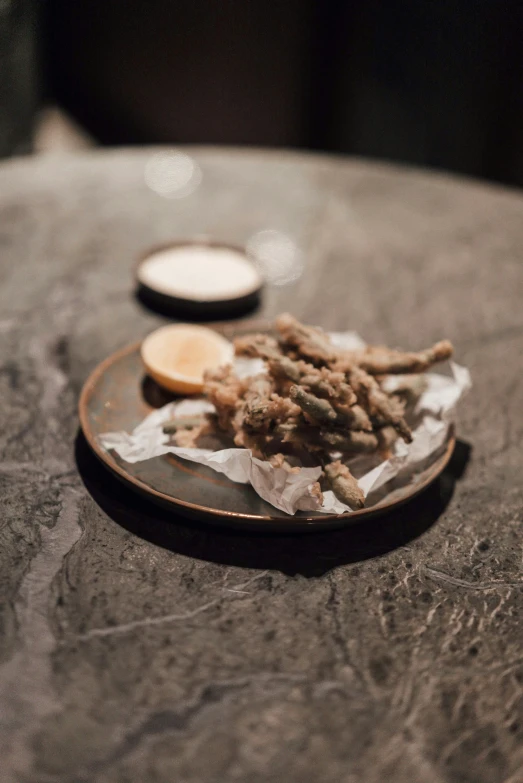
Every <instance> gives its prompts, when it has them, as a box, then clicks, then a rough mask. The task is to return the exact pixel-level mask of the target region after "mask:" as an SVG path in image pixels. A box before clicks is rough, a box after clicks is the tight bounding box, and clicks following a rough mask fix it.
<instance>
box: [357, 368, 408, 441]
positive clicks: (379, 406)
mask: <svg viewBox="0 0 523 783" xmlns="http://www.w3.org/2000/svg"><path fill="white" fill-rule="evenodd" d="M348 377H349V380H350V383H351V386H352V388H353V389H354V391H355V392H356V396H357V397H358V402H359V403H360V405H361V406H362V407H363V408H365V410H366V411H367V413H368V414H369V416H370V417H371V418H374V419H376V420H377V422H378V423H379V424H381V425H384V424H390V425H392V426H393V427H394V429H395V430H397V432H398V433H399V434H400V435H401V437H402V438H403V440H404V441H406V442H407V443H410V442H411V441H412V433H411V431H410V428H409V426H408V424H407V422H406V421H405V419H404V418H403V405H402V404H401V403H400V402H399V400H397V399H393V398H392V397H389V396H388V395H387V394H386V393H385V392H384V391H382V390H381V389H380V386H379V384H378V382H377V381H376V379H375V378H373V377H372V375H369V374H368V373H367V372H365V370H362V369H360V368H359V367H353V368H352V369H351V370H350V371H349V372H348Z"/></svg>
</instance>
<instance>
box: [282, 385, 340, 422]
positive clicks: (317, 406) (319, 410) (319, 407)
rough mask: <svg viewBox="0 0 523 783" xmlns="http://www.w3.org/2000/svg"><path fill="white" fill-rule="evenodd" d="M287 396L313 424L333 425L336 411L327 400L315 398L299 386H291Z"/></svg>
mask: <svg viewBox="0 0 523 783" xmlns="http://www.w3.org/2000/svg"><path fill="white" fill-rule="evenodd" d="M289 396H290V398H291V400H293V402H295V403H296V405H299V407H300V408H301V409H302V411H303V412H304V413H305V414H306V415H307V416H308V417H309V418H310V419H312V420H313V421H314V422H316V423H318V424H334V422H335V421H336V418H337V415H336V411H335V410H334V408H333V407H332V405H331V404H330V402H329V401H328V400H323V399H322V398H321V397H316V396H315V395H314V394H310V393H309V392H306V391H305V389H303V388H302V387H301V386H291V388H290V390H289Z"/></svg>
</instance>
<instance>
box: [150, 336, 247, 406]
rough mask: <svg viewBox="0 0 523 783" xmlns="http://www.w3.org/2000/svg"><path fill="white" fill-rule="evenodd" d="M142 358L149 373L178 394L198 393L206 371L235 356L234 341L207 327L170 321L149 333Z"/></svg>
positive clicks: (161, 384)
mask: <svg viewBox="0 0 523 783" xmlns="http://www.w3.org/2000/svg"><path fill="white" fill-rule="evenodd" d="M141 354H142V361H143V363H144V365H145V368H146V370H147V372H148V373H149V375H150V376H151V377H152V378H154V380H155V381H156V382H157V383H159V384H160V386H163V387H164V388H166V389H169V391H172V392H175V393H176V394H197V393H198V392H201V391H202V389H203V374H204V372H205V371H206V370H213V369H216V368H217V367H221V366H223V365H224V364H230V363H231V362H232V360H233V357H234V348H233V346H232V344H231V343H230V342H229V341H228V340H226V339H225V337H222V335H221V334H218V333H217V332H214V331H213V330H212V329H208V328H207V327H206V326H195V325H192V324H169V325H168V326H162V327H161V328H160V329H157V330H156V331H155V332H152V334H150V335H148V337H146V338H145V340H144V341H143V343H142V348H141Z"/></svg>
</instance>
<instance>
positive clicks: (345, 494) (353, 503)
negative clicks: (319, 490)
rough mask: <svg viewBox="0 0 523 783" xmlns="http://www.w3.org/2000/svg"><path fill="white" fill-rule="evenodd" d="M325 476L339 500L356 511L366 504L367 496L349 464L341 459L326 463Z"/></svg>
mask: <svg viewBox="0 0 523 783" xmlns="http://www.w3.org/2000/svg"><path fill="white" fill-rule="evenodd" d="M325 476H326V478H327V480H328V482H329V484H330V487H331V489H332V491H333V492H334V494H335V495H336V497H337V498H338V500H341V502H342V503H345V504H346V505H347V506H349V508H352V509H353V510H354V511H356V510H357V509H359V508H363V506H364V505H365V496H364V494H363V492H362V491H361V489H360V487H359V485H358V482H357V481H356V479H355V478H354V476H353V475H352V473H351V472H350V470H349V468H348V467H347V465H344V464H343V462H340V460H336V461H335V462H331V463H330V464H329V465H325Z"/></svg>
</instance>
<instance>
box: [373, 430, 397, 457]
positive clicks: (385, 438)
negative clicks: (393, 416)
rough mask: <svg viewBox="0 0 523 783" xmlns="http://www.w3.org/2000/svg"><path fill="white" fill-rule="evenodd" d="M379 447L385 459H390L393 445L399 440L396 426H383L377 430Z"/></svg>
mask: <svg viewBox="0 0 523 783" xmlns="http://www.w3.org/2000/svg"><path fill="white" fill-rule="evenodd" d="M377 436H378V449H379V451H380V454H381V455H382V457H383V458H384V459H389V457H391V455H392V447H393V445H394V443H395V442H396V441H397V440H398V433H397V432H396V430H395V429H394V427H382V428H381V430H378V432H377Z"/></svg>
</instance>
